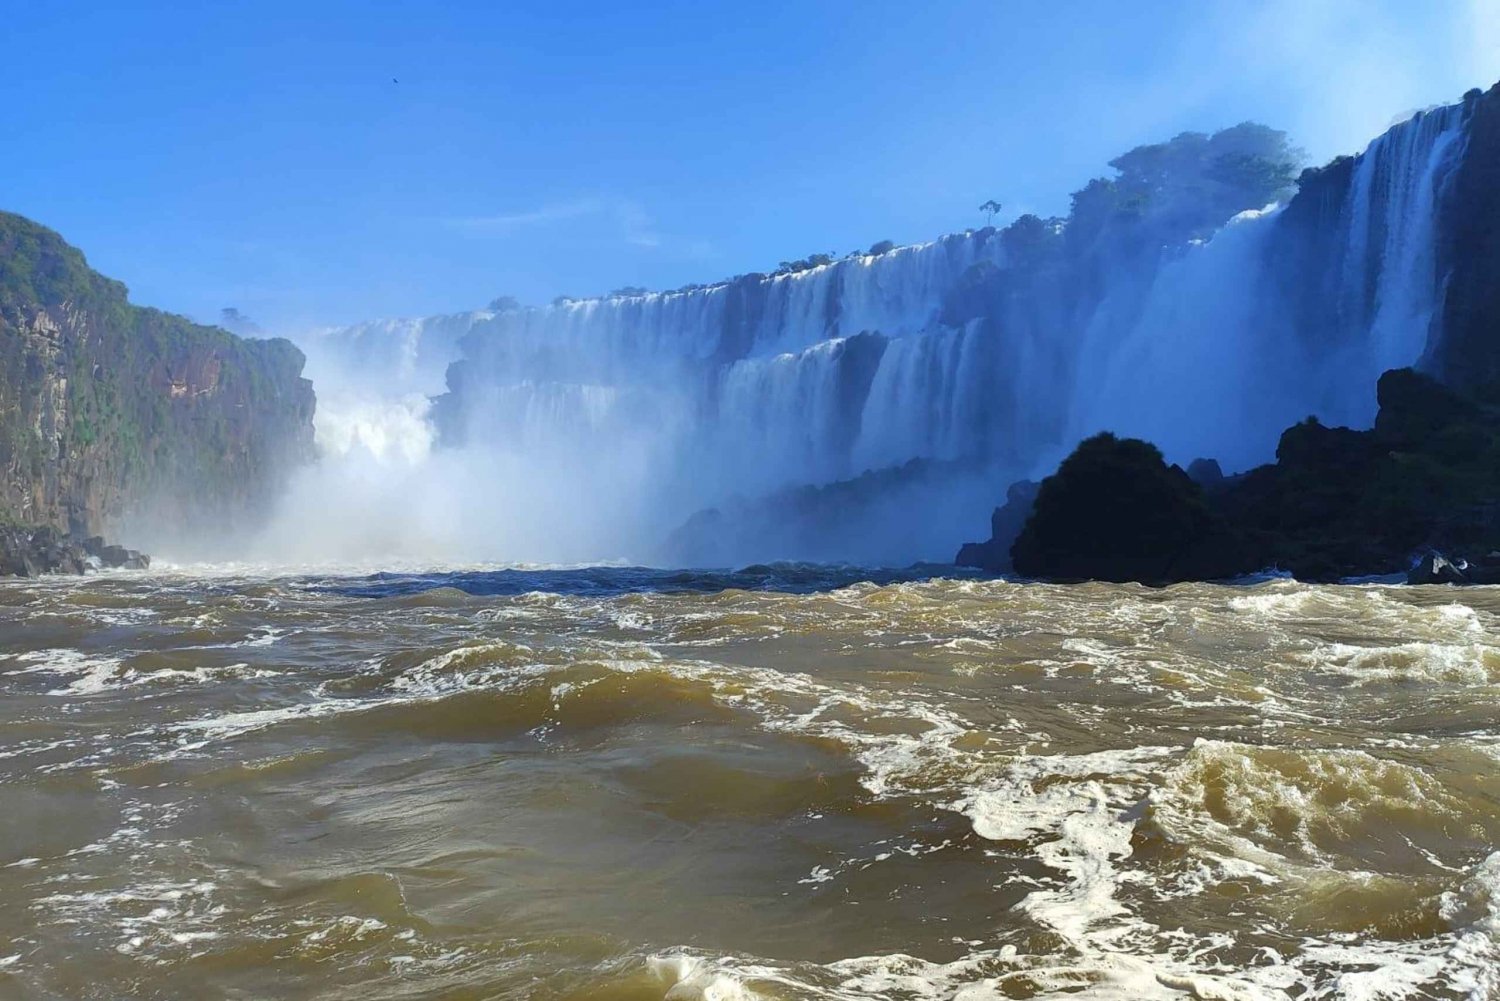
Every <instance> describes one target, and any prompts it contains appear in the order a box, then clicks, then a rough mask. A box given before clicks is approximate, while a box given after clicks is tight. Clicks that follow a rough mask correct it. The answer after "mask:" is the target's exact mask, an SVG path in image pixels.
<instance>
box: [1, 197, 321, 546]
mask: <svg viewBox="0 0 1500 1001" xmlns="http://www.w3.org/2000/svg"><path fill="white" fill-rule="evenodd" d="M302 365H303V357H302V354H301V352H299V351H298V350H297V349H296V348H295V347H293V346H292V344H291V343H290V342H288V341H285V340H245V339H242V338H239V337H236V336H234V335H232V334H230V333H228V332H226V331H224V330H221V329H219V328H217V327H206V326H200V325H198V324H195V323H192V322H191V321H189V320H187V319H185V318H183V317H180V316H174V315H172V314H169V313H164V312H161V311H159V310H155V309H147V308H142V307H138V306H133V305H131V304H130V303H129V302H128V301H127V298H126V289H125V286H124V285H122V284H120V283H119V282H117V281H113V280H111V279H109V278H106V277H104V276H102V275H100V274H98V273H97V272H95V271H93V270H92V269H90V268H89V266H88V264H87V262H86V261H85V260H84V257H83V254H82V253H80V252H79V251H78V250H77V249H75V248H73V247H71V246H69V245H68V244H67V243H66V242H64V241H63V239H62V238H61V237H60V236H59V235H58V234H56V233H54V232H52V231H51V230H49V229H46V228H44V227H42V226H40V225H37V224H36V223H34V222H31V221H30V220H28V219H25V218H22V217H21V216H18V215H13V214H10V213H0V521H4V522H12V523H15V522H19V523H26V524H33V525H51V526H54V527H56V528H58V529H60V530H62V531H64V532H67V533H69V534H71V535H74V536H78V537H82V536H91V535H97V534H110V535H112V536H113V535H117V534H120V533H126V534H128V535H130V536H131V539H132V541H135V540H136V539H137V538H140V537H141V536H142V535H145V536H147V539H146V541H150V537H151V536H152V535H155V536H156V537H158V538H160V537H161V536H162V535H164V534H165V533H166V532H167V531H170V532H171V533H172V534H173V535H175V536H177V537H179V538H181V537H182V536H183V535H184V534H186V533H211V534H213V535H225V534H227V533H232V532H234V531H236V530H239V529H242V528H249V527H251V526H252V525H253V523H254V522H255V520H256V519H257V517H258V516H259V515H260V514H261V513H262V512H264V511H265V510H266V508H267V505H268V503H269V502H270V500H271V499H272V498H273V497H274V495H275V494H276V493H277V492H278V491H279V490H280V488H281V486H282V484H283V482H284V480H285V478H286V476H287V475H288V474H289V472H290V471H291V470H292V469H293V468H294V467H296V466H297V465H298V464H300V463H302V462H305V461H307V460H309V459H310V458H311V457H312V454H313V453H312V449H313V438H312V435H313V429H312V416H313V407H314V398H313V391H312V384H311V383H310V382H308V381H307V380H306V379H303V378H302V377H301V372H302Z"/></svg>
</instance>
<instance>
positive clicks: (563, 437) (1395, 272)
mask: <svg viewBox="0 0 1500 1001" xmlns="http://www.w3.org/2000/svg"><path fill="white" fill-rule="evenodd" d="M1465 124H1466V109H1465V107H1464V106H1463V105H1455V106H1452V107H1447V108H1440V109H1435V110H1432V111H1428V112H1424V113H1422V114H1419V115H1417V116H1416V117H1414V118H1412V119H1411V120H1410V121H1407V122H1404V123H1402V124H1400V125H1397V126H1395V127H1394V128H1392V129H1391V130H1390V131H1388V132H1387V133H1385V134H1384V135H1382V136H1380V137H1379V138H1378V139H1376V140H1375V141H1374V142H1373V143H1371V144H1370V146H1369V147H1368V148H1367V149H1366V150H1365V151H1364V152H1363V153H1361V154H1360V155H1359V156H1358V157H1355V158H1353V159H1352V160H1343V161H1336V162H1335V164H1333V165H1331V166H1330V167H1328V168H1325V170H1324V171H1322V172H1318V173H1316V174H1315V175H1313V176H1312V178H1311V180H1308V179H1304V182H1303V190H1302V192H1301V193H1299V194H1298V195H1297V196H1296V197H1295V198H1293V199H1292V201H1291V203H1290V204H1288V205H1284V206H1281V205H1273V206H1268V207H1266V208H1263V209H1255V210H1252V211H1244V212H1241V213H1240V214H1239V215H1236V216H1234V217H1233V218H1232V219H1230V220H1229V221H1228V222H1227V223H1226V224H1224V225H1223V226H1222V227H1221V228H1219V229H1218V230H1217V232H1213V233H1212V234H1211V235H1210V236H1208V237H1207V238H1198V239H1187V240H1184V239H1181V238H1176V237H1171V236H1161V235H1159V234H1158V233H1157V232H1156V231H1154V230H1152V229H1151V228H1150V227H1149V226H1145V225H1143V224H1138V223H1137V224H1131V225H1134V226H1135V228H1134V229H1129V230H1122V232H1125V234H1126V237H1128V239H1126V238H1121V239H1120V240H1117V241H1116V242H1115V243H1114V244H1109V243H1108V241H1107V240H1105V241H1102V242H1101V241H1095V244H1093V245H1091V247H1090V248H1085V249H1084V250H1077V249H1075V248H1073V247H1072V246H1071V245H1070V244H1068V243H1067V242H1066V241H1065V240H1064V239H1063V234H1062V231H1061V230H1057V229H1056V228H1055V227H1054V231H1044V232H1043V233H1042V236H1041V237H1040V238H1039V241H1037V242H1034V244H1033V245H1029V249H1027V248H1021V249H1017V248H1018V246H1019V244H1017V245H1015V246H1013V245H1011V244H1010V243H1008V242H1007V241H1008V234H1007V233H1005V232H1002V233H997V232H996V231H994V230H991V229H985V230H980V231H977V232H968V233H964V234H957V235H952V236H948V237H944V238H942V239H940V240H937V241H934V242H932V243H929V244H923V245H920V246H912V247H902V248H897V249H894V250H892V251H889V252H887V253H884V254H879V255H851V256H850V257H848V258H845V259H843V260H839V261H835V262H832V263H827V264H823V265H821V266H818V267H811V268H808V269H805V270H802V271H800V272H796V273H786V274H776V275H772V276H765V275H747V276H742V277H740V278H737V279H734V280H731V281H725V282H720V283H717V284H714V285H709V286H698V287H691V288H687V289H683V290H679V291H676V292H656V293H649V294H643V295H621V296H612V297H606V298H598V299H587V300H569V301H559V302H558V303H556V304H554V305H553V306H550V307H545V308H508V309H499V310H483V311H478V312H474V313H466V314H458V315H454V316H447V317H435V318H430V319H426V320H416V321H400V322H391V323H384V324H366V325H362V326H360V327H356V328H350V329H348V330H346V331H342V332H338V333H336V334H333V335H329V337H328V338H327V339H326V340H325V344H329V345H333V346H334V347H333V349H332V350H334V352H335V353H337V352H338V351H342V352H344V354H345V356H346V357H347V358H349V359H358V363H357V364H356V363H354V362H353V361H351V362H350V364H348V365H346V366H345V371H346V372H347V373H353V376H354V378H356V380H357V379H358V378H361V377H363V378H367V379H369V380H370V381H371V382H372V384H373V383H378V384H380V385H382V386H387V387H389V386H390V385H392V384H399V387H400V388H401V389H402V391H407V392H409V391H411V390H412V389H413V388H419V389H420V391H422V392H427V393H432V392H435V391H436V389H437V387H436V386H434V385H433V383H434V381H435V379H436V378H437V373H439V372H441V371H443V370H444V369H448V365H449V363H450V362H453V363H454V364H453V365H452V368H451V369H448V371H447V378H446V385H447V390H448V391H447V393H446V394H444V395H442V396H440V397H439V398H438V399H437V402H436V405H435V407H434V409H433V417H432V419H433V421H434V423H435V425H436V427H437V428H438V430H439V431H440V434H441V439H442V441H443V442H444V443H446V444H447V445H448V446H450V449H449V450H450V451H457V452H460V453H466V452H467V453H475V454H480V453H482V454H485V455H488V456H489V457H490V458H489V459H488V460H486V461H502V460H503V465H504V468H506V469H507V470H508V471H509V473H508V475H517V476H520V477H521V478H522V479H523V480H524V479H525V478H526V477H527V476H528V475H531V474H530V473H528V472H527V471H528V470H541V469H544V470H545V471H546V472H545V476H546V478H547V481H548V487H547V489H548V491H551V492H553V493H556V494H557V495H558V496H564V495H568V494H569V493H570V492H571V493H573V494H577V493H578V492H579V491H580V490H587V491H591V492H593V493H595V494H598V495H600V496H597V497H594V498H593V500H594V501H596V502H597V503H599V504H604V505H608V506H609V508H610V509H611V511H612V512H614V513H615V514H618V513H619V512H621V511H625V510H628V511H630V512H633V514H632V515H631V517H633V518H636V519H637V520H636V521H634V522H632V521H631V520H630V518H625V517H611V518H610V519H609V521H610V524H611V525H612V526H614V530H616V531H621V532H624V533H625V537H622V538H620V539H619V540H618V541H619V547H618V548H619V549H620V550H631V551H641V552H643V553H644V552H646V551H647V550H648V544H649V543H650V542H651V541H652V540H653V539H655V538H658V537H660V535H661V534H662V533H664V532H666V531H667V530H669V529H670V528H671V527H672V526H673V525H675V524H678V523H680V522H681V521H682V519H684V518H685V517H686V516H687V515H689V514H691V513H692V512H694V511H695V510H698V509H700V508H705V507H710V506H715V505H720V504H723V503H725V502H726V501H728V500H730V499H733V498H741V499H747V498H754V497H757V496H763V495H767V494H771V493H774V492H775V491H778V490H783V489H786V488H791V487H798V486H804V485H813V486H816V485H820V484H830V483H834V482H837V481H845V480H850V479H852V478H856V477H859V476H860V475H861V474H863V473H865V472H870V471H879V470H889V469H893V468H895V467H901V466H903V464H906V463H909V462H911V461H912V460H928V461H931V462H937V463H948V464H960V465H966V466H967V467H969V468H985V469H988V470H989V471H990V473H991V474H992V481H993V482H1005V481H1007V480H1008V479H1012V478H1020V477H1022V476H1036V475H1041V474H1044V473H1045V472H1047V471H1048V470H1049V469H1050V467H1051V465H1052V464H1054V463H1055V462H1056V461H1057V459H1058V458H1060V457H1061V456H1062V455H1063V454H1066V452H1067V451H1068V450H1070V449H1071V447H1072V446H1073V445H1074V444H1075V443H1076V442H1077V440H1078V439H1079V438H1080V437H1082V436H1085V435H1087V434H1090V433H1093V432H1094V431H1098V430H1105V429H1107V430H1112V431H1115V432H1117V433H1123V434H1130V435H1137V436H1141V437H1145V438H1148V439H1150V440H1152V441H1154V442H1156V443H1157V444H1159V445H1160V446H1161V447H1162V449H1163V450H1164V452H1165V453H1166V454H1167V456H1168V458H1169V459H1171V460H1173V461H1178V462H1184V463H1185V462H1187V461H1188V460H1190V459H1192V458H1194V457H1197V456H1200V455H1202V456H1212V457H1215V458H1218V459H1220V460H1221V462H1223V463H1224V465H1225V466H1226V468H1229V469H1243V468H1247V467H1249V466H1251V465H1254V464H1257V463H1260V462H1264V461H1268V460H1269V459H1271V458H1272V457H1273V455H1274V450H1275V446H1276V441H1277V437H1278V435H1279V433H1280V432H1281V430H1282V429H1284V428H1285V427H1286V426H1287V425H1289V424H1291V423H1293V422H1295V421H1297V420H1300V419H1301V418H1303V417H1305V416H1307V415H1309V414H1317V415H1318V416H1319V417H1320V418H1322V419H1323V420H1325V421H1326V422H1330V423H1351V424H1355V425H1367V424H1368V423H1369V422H1370V420H1371V419H1372V418H1373V415H1374V384H1375V380H1376V378H1377V377H1378V375H1379V374H1380V372H1382V371H1383V370H1385V369H1388V368H1392V367H1397V366H1401V365H1410V364H1416V363H1419V362H1421V361H1422V360H1423V359H1424V358H1425V357H1428V356H1429V355H1430V354H1431V353H1432V351H1433V350H1434V349H1435V347H1436V346H1437V345H1438V344H1439V342H1440V338H1441V331H1439V330H1438V329H1437V328H1436V325H1437V322H1438V318H1439V316H1440V314H1441V310H1440V308H1439V305H1440V303H1441V294H1442V287H1443V276H1442V275H1440V274H1438V271H1437V263H1436V262H1437V260H1438V253H1437V247H1438V242H1439V238H1440V234H1439V233H1438V232H1437V226H1438V219H1439V217H1440V210H1441V207H1442V200H1443V197H1444V193H1445V190H1446V182H1447V180H1448V178H1449V177H1450V176H1451V174H1452V172H1453V171H1454V169H1455V166H1456V165H1457V164H1458V162H1459V161H1460V159H1461V158H1462V156H1463V154H1464V149H1465ZM1221 218H1222V217H1221ZM1119 225H1120V226H1122V227H1124V226H1126V225H1127V224H1126V223H1120V224H1119ZM1049 233H1050V235H1049ZM1108 235H1109V231H1106V236H1108ZM1098 247H1104V248H1105V249H1102V250H1101V249H1098ZM1110 247H1113V249H1110ZM1038 248H1040V249H1038ZM1121 248H1124V249H1121ZM1111 255H1112V256H1111ZM360 373H363V376H361V375H360ZM497 456H498V457H501V459H496V457H497ZM570 475H571V476H573V477H574V481H575V487H576V489H574V488H570V487H569V485H568V484H569V482H570V481H569V476H570ZM935 489H941V488H940V487H939V488H935ZM986 489H989V488H986ZM994 499H995V495H989V500H986V501H984V502H979V503H977V504H976V505H975V506H974V509H973V510H974V513H973V521H972V522H971V523H968V524H958V523H956V522H955V524H954V525H953V526H952V528H951V532H947V533H946V535H945V533H944V532H943V531H937V532H936V533H934V532H931V531H928V532H926V533H925V534H924V535H923V539H924V540H928V541H924V543H923V545H924V546H936V545H938V544H937V543H932V542H931V541H930V540H931V539H933V538H939V539H946V538H947V536H948V535H951V537H952V541H954V542H956V541H957V540H959V539H961V538H963V537H965V536H966V535H968V536H973V535H975V534H978V533H977V532H976V524H978V525H982V523H983V520H984V518H985V517H986V516H987V513H988V507H989V506H991V505H992V503H993V500H994ZM950 500H951V498H950ZM952 509H953V505H952V504H948V505H947V506H946V507H944V508H943V510H945V511H951V510H952ZM575 513H577V514H578V517H580V518H587V512H586V511H583V512H581V513H579V512H575ZM544 514H545V512H543V514H539V515H538V516H537V517H538V518H539V521H538V524H539V525H541V526H543V527H541V528H538V529H537V530H538V531H545V530H546V528H545V517H544ZM848 515H849V517H850V518H857V517H858V512H857V511H853V510H851V511H850V512H849V513H848ZM912 516H913V517H919V516H920V512H914V513H913V515H912ZM626 525H628V527H622V526H626ZM555 530H556V531H558V532H560V533H564V534H570V535H575V536H576V535H577V534H579V532H580V529H579V526H578V525H576V524H572V525H567V526H556V529H555ZM852 535H853V537H857V535H858V533H857V532H853V533H852ZM942 544H944V545H945V544H946V543H942ZM543 548H545V547H543ZM890 550H891V546H890V544H889V540H882V543H881V547H880V551H881V552H882V553H888V552H889V551H890ZM872 551H873V547H872ZM500 555H506V554H500ZM743 555H744V557H745V558H747V559H748V558H752V557H773V556H795V555H797V554H796V553H791V552H770V553H756V552H746V553H744V554H743ZM860 555H861V553H860V552H849V553H847V556H849V557H850V558H859V557H860ZM910 555H911V556H913V557H917V556H923V557H940V558H941V557H946V556H947V555H948V553H947V552H946V551H942V550H939V549H936V548H933V549H932V550H931V551H928V550H927V549H923V550H921V551H913V552H911V553H910Z"/></svg>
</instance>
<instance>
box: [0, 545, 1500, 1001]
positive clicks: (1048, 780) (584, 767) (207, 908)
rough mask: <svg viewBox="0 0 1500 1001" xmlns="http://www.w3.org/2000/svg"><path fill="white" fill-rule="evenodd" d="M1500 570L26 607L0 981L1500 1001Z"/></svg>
mask: <svg viewBox="0 0 1500 1001" xmlns="http://www.w3.org/2000/svg"><path fill="white" fill-rule="evenodd" d="M1497 696H1500V590H1496V589H1472V590H1464V591H1455V590H1448V589H1426V588H1403V587H1384V586H1358V587H1354V586H1346V587H1312V586H1306V585H1302V584H1297V583H1292V582H1289V581H1273V582H1269V583H1263V584H1258V585H1253V586H1243V587H1221V586H1207V585H1194V586H1182V587H1174V588H1169V589H1165V590H1147V589H1143V588H1138V587H1131V586H1115V585H1084V586H1071V587H1054V586H1045V585H1034V584H1026V585H1020V584H1013V583H1007V582H1003V581H995V580H979V579H923V578H922V575H920V574H918V573H917V572H916V571H909V572H903V573H890V574H872V573H869V572H864V571H859V570H853V569H848V570H844V569H828V568H815V567H798V566H776V567H761V568H751V569H749V570H746V571H742V572H740V573H736V574H701V573H691V572H685V573H671V572H659V571H641V570H632V569H626V568H603V569H598V568H596V569H590V570H579V571H567V570H550V571H537V570H506V571H497V570H483V569H481V570H472V571H467V572H453V573H443V574H421V573H415V574H404V575H392V574H384V575H377V576H373V577H370V576H357V577H355V576H337V575H334V576H330V575H307V574H302V575H296V576H286V575H275V574H268V573H249V572H229V571H223V570H221V571H207V570H201V571H192V572H190V571H185V570H182V571H172V570H165V571H159V572H152V573H148V574H132V575H118V576H113V577H111V576H99V577H91V578H87V579H81V580H46V581H42V582H19V583H18V582H7V583H4V584H3V585H0V735H3V736H0V900H3V901H4V903H5V906H4V907H3V908H0V996H4V997H6V998H11V997H15V998H23V999H63V998H66V999H84V998H121V997H130V998H185V997H193V998H200V997H202V998H209V997H238V998H251V997H277V998H306V999H312V998H318V999H339V998H346V999H359V1001H366V999H371V998H382V999H384V998H413V999H414V998H426V999H440V998H441V999H480V998H556V999H563V998H606V999H608V998H614V999H632V1001H636V999H661V998H671V999H674V1001H676V999H689V998H712V999H720V1001H723V999H737V998H748V997H761V998H799V999H801V998H809V999H810V998H824V999H834V998H837V999H852V998H885V999H898V998H899V999H927V998H963V999H968V1001H976V999H985V998H1030V997H1075V998H1077V997H1088V998H1184V997H1200V998H1228V999H1262V998H1278V999H1284V998H1301V999H1312V998H1350V999H1377V998H1379V999H1392V998H1472V999H1487V998H1495V997H1500V945H1497V936H1500V782H1497V780H1496V774H1497V768H1500V701H1497Z"/></svg>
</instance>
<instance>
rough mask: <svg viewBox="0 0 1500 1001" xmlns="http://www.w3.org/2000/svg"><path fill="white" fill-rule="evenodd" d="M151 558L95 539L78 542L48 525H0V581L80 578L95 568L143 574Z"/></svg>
mask: <svg viewBox="0 0 1500 1001" xmlns="http://www.w3.org/2000/svg"><path fill="white" fill-rule="evenodd" d="M150 565H151V557H149V556H147V555H146V554H145V553H138V552H136V551H135V550H134V549H126V548H125V547H124V546H111V545H107V544H106V543H105V541H104V540H103V539H102V538H100V537H98V536H94V537H92V538H89V539H84V540H83V541H81V542H80V541H79V540H78V539H77V538H74V537H71V536H67V535H64V534H63V533H62V532H59V531H58V530H57V529H56V528H54V527H52V526H51V525H43V526H41V527H39V528H38V527H32V526H26V525H0V577H40V576H41V575H42V574H55V573H60V574H81V573H85V572H87V571H89V570H91V569H94V568H96V567H108V568H111V569H124V570H144V569H146V568H147V567H149V566H150Z"/></svg>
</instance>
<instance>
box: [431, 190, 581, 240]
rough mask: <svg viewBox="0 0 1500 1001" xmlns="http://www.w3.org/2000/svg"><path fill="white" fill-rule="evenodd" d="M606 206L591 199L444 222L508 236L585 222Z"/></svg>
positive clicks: (476, 230)
mask: <svg viewBox="0 0 1500 1001" xmlns="http://www.w3.org/2000/svg"><path fill="white" fill-rule="evenodd" d="M605 208H606V205H605V203H604V202H603V201H600V200H599V199H596V198H587V199H582V200H579V201H574V202H563V203H560V204H556V205H543V206H541V207H540V208H535V209H530V210H528V211H525V212H502V213H499V214H496V215H476V216H460V217H457V218H452V219H444V220H443V225H445V226H447V227H448V228H450V229H459V230H467V231H469V232H473V233H487V234H496V235H500V234H505V233H512V232H515V231H516V230H518V229H527V228H530V227H534V226H547V225H550V224H551V223H555V222H566V221H568V220H571V219H581V218H583V217H585V216H590V215H596V214H598V213H600V212H602V211H604V210H605Z"/></svg>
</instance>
